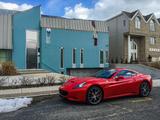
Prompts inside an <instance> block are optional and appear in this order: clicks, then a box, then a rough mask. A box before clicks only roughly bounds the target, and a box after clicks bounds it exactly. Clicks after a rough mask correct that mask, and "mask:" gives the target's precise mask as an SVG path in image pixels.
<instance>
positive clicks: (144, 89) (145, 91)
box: [140, 81, 150, 97]
mask: <svg viewBox="0 0 160 120" xmlns="http://www.w3.org/2000/svg"><path fill="white" fill-rule="evenodd" d="M149 94H150V87H149V83H148V82H146V81H145V82H142V83H141V85H140V96H142V97H147V96H149Z"/></svg>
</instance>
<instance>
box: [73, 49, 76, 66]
mask: <svg viewBox="0 0 160 120" xmlns="http://www.w3.org/2000/svg"><path fill="white" fill-rule="evenodd" d="M74 50H75V56H74ZM76 50H77V49H76V48H73V49H72V68H76ZM74 57H75V58H74ZM74 59H75V63H73V62H74Z"/></svg>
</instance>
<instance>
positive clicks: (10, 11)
mask: <svg viewBox="0 0 160 120" xmlns="http://www.w3.org/2000/svg"><path fill="white" fill-rule="evenodd" d="M17 12H18V11H15V10H7V9H0V14H15V13H17Z"/></svg>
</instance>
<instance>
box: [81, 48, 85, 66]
mask: <svg viewBox="0 0 160 120" xmlns="http://www.w3.org/2000/svg"><path fill="white" fill-rule="evenodd" d="M82 51H83V53H82ZM81 53H82V54H83V56H82V54H81ZM82 57H83V58H82ZM82 59H83V62H82V61H81V60H82ZM83 67H84V48H81V49H80V68H83Z"/></svg>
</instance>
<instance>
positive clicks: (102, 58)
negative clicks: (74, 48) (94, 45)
mask: <svg viewBox="0 0 160 120" xmlns="http://www.w3.org/2000/svg"><path fill="white" fill-rule="evenodd" d="M99 57H100V64H104V53H103V50H100V56H99Z"/></svg>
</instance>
